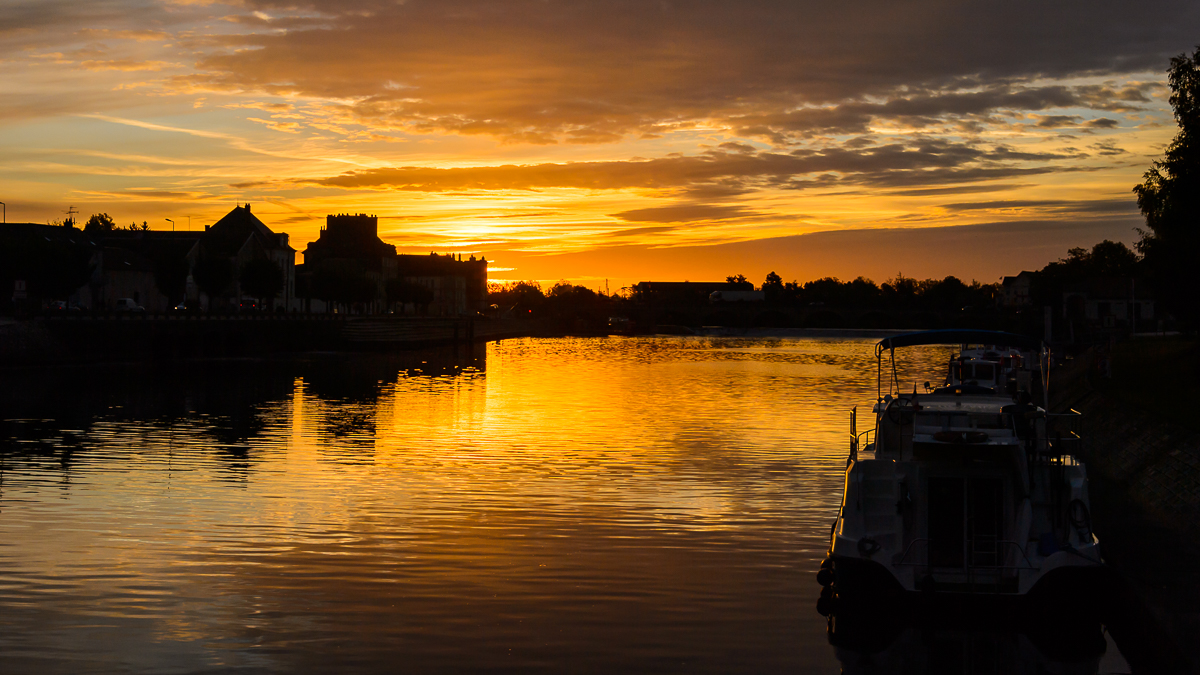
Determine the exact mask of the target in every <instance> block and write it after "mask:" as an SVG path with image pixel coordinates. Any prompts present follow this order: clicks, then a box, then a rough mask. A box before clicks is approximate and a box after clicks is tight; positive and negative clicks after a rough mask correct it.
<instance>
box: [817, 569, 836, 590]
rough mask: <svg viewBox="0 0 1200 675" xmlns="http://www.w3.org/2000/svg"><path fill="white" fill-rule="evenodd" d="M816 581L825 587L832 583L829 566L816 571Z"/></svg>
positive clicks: (831, 572) (831, 571)
mask: <svg viewBox="0 0 1200 675" xmlns="http://www.w3.org/2000/svg"><path fill="white" fill-rule="evenodd" d="M817 583H818V584H821V585H822V586H826V587H828V586H831V585H833V570H831V569H829V568H825V569H823V570H820V571H818V572H817Z"/></svg>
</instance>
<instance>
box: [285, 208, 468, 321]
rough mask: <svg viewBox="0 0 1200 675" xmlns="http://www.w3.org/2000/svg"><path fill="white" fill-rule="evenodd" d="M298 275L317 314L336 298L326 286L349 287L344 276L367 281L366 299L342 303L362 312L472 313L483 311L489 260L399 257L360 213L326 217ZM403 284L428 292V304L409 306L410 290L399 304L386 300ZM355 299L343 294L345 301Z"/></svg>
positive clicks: (375, 220) (374, 224) (372, 222)
mask: <svg viewBox="0 0 1200 675" xmlns="http://www.w3.org/2000/svg"><path fill="white" fill-rule="evenodd" d="M302 274H304V276H305V281H306V285H307V286H308V287H309V289H310V295H311V297H313V298H319V299H318V300H317V301H316V302H311V301H310V306H311V308H312V309H313V310H315V311H323V310H326V309H328V308H327V307H326V303H325V302H324V300H327V299H331V300H334V298H333V297H332V296H336V295H337V294H338V291H337V290H335V289H332V288H328V286H330V285H337V284H338V283H341V284H343V285H347V282H346V280H345V279H344V277H346V276H347V275H350V276H365V277H366V278H367V279H369V280H370V281H371V283H373V284H374V293H373V295H372V296H371V297H370V298H369V299H368V298H366V297H364V296H359V298H360V299H358V300H356V301H354V302H351V303H345V302H343V303H342V304H351V305H353V306H355V307H357V308H358V310H359V311H364V312H379V311H383V310H384V309H387V308H391V307H392V306H395V307H396V308H397V309H399V311H406V309H412V310H413V311H416V309H417V307H416V305H418V304H420V307H421V309H422V310H424V311H426V312H428V313H430V314H436V315H461V314H470V313H474V312H476V311H479V310H481V309H482V308H483V306H484V304H485V302H486V297H487V260H484V259H479V260H476V259H475V258H474V256H472V257H471V258H470V260H466V261H464V260H462V259H461V256H460V257H459V258H457V259H456V258H455V257H454V256H453V255H437V254H433V253H431V254H430V255H428V256H424V255H397V253H396V247H395V246H394V245H392V244H388V243H386V242H384V241H383V240H382V239H380V238H379V221H378V218H377V217H376V216H368V215H365V214H361V213H360V214H354V215H347V214H339V215H330V216H326V219H325V227H323V228H321V233H320V236H319V237H318V238H317V240H316V241H314V242H312V243H310V244H309V245H308V248H307V249H305V251H304V265H303V270H302ZM339 279H340V282H339V281H338V280H339ZM349 285H353V283H352V282H351V283H350V284H349ZM405 285H409V286H419V287H421V288H423V289H426V291H427V294H426V295H425V298H426V299H428V300H429V301H428V302H421V303H416V302H412V301H408V300H406V299H405V298H406V297H407V296H409V295H413V294H412V293H411V292H408V291H404V292H402V293H400V295H401V296H404V297H401V298H400V299H397V297H396V294H395V293H393V296H392V297H389V295H388V293H389V288H391V289H392V290H393V291H395V290H397V289H402V288H403V287H404V286H405ZM322 295H324V296H326V297H321V296H322ZM353 295H354V294H353V293H346V297H353ZM335 301H336V300H335Z"/></svg>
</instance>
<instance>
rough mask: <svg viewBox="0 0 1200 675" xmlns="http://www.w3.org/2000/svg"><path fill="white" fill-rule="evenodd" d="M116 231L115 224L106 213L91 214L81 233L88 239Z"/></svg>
mask: <svg viewBox="0 0 1200 675" xmlns="http://www.w3.org/2000/svg"><path fill="white" fill-rule="evenodd" d="M115 229H117V225H116V223H114V222H113V219H112V218H111V217H110V216H109V215H108V214H107V213H93V214H92V217H91V218H88V221H87V223H85V224H84V226H83V233H84V234H86V235H88V236H89V237H100V236H104V235H106V234H108V233H109V232H112V231H113V230H115Z"/></svg>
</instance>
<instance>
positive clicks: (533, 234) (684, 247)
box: [0, 0, 1200, 290]
mask: <svg viewBox="0 0 1200 675" xmlns="http://www.w3.org/2000/svg"><path fill="white" fill-rule="evenodd" d="M1197 43H1200V3H1196V2H1194V1H1192V0H1178V1H1174V0H1172V1H1166V2H1160V1H1151V2H1146V3H1139V4H1138V5H1137V6H1136V8H1134V7H1133V6H1132V5H1131V3H1128V2H1116V1H1113V0H1093V1H1089V2H1071V1H1068V2H1058V3H1044V2H1021V1H1010V2H1003V3H998V2H996V3H979V2H947V1H945V0H913V1H911V2H906V3H897V2H894V1H891V0H889V1H883V0H866V1H859V2H855V1H852V2H843V3H829V2H815V1H810V0H789V1H786V2H783V1H775V0H749V1H747V0H741V1H739V2H736V3H734V2H708V1H705V0H693V1H690V2H678V1H655V0H641V1H638V2H625V1H622V0H591V1H588V0H567V1H559V0H488V1H476V0H437V1H432V0H336V1H335V0H297V1H294V2H285V1H275V0H158V1H155V0H91V1H89V2H86V3H79V2H75V1H71V2H67V1H65V0H63V1H60V0H39V1H27V0H6V1H5V2H3V3H0V152H2V153H3V158H4V160H3V161H2V162H0V202H4V205H5V206H4V209H5V218H6V219H7V220H8V221H9V222H38V223H42V222H51V221H55V220H61V219H62V218H64V217H65V214H66V212H67V211H68V210H69V209H71V207H73V208H74V210H77V211H78V212H79V216H77V217H79V218H80V219H81V220H82V219H86V218H87V217H88V216H89V215H91V214H93V213H100V212H104V213H108V214H109V215H111V216H112V217H113V218H114V219H115V220H116V222H117V223H118V224H120V225H126V224H129V223H132V222H138V223H141V222H146V223H147V224H149V226H150V227H152V228H154V229H170V228H171V227H175V228H178V229H186V228H188V227H191V228H193V229H199V228H201V227H203V225H205V224H211V223H212V222H215V221H216V220H217V219H218V218H220V217H221V216H222V215H224V214H225V213H227V212H228V211H229V210H231V209H232V208H233V207H234V206H235V205H237V204H243V203H250V204H251V205H252V210H253V212H254V213H255V214H256V215H257V216H258V217H259V218H260V219H262V220H263V221H264V222H265V223H266V224H267V225H268V226H269V227H271V228H272V229H274V230H275V231H277V232H278V231H281V232H287V233H288V234H289V235H290V237H291V243H292V245H293V246H294V247H295V248H296V249H297V250H298V251H299V252H303V250H304V248H305V246H306V245H307V243H308V242H310V241H312V240H314V239H316V238H317V236H318V235H319V231H320V228H321V227H322V225H323V224H324V221H325V216H326V215H327V214H333V213H369V214H374V215H377V216H378V217H379V230H380V236H381V237H382V238H383V239H384V240H385V241H387V242H389V243H393V244H395V245H396V246H397V248H398V249H399V250H400V251H401V252H413V253H427V252H430V251H437V252H442V253H445V252H452V253H461V254H463V255H464V256H466V255H484V256H486V257H487V259H488V260H490V261H492V264H491V266H490V267H491V272H490V276H491V278H492V279H493V280H499V281H503V280H517V279H534V280H539V281H541V282H542V283H543V284H552V283H554V282H555V281H557V280H560V279H562V280H569V281H571V282H573V283H581V284H585V285H588V286H590V287H593V288H603V287H604V286H605V284H606V283H607V284H609V288H610V289H611V290H616V289H618V288H621V287H623V286H628V285H629V284H631V283H634V282H636V281H639V280H661V281H669V280H675V281H682V280H693V281H711V280H720V279H723V278H724V277H726V276H728V275H732V274H745V275H746V276H747V277H748V278H750V279H751V280H752V281H755V282H756V283H761V281H762V278H763V277H764V276H765V275H766V274H767V273H768V272H770V271H775V272H777V273H778V274H779V275H780V276H782V277H783V278H784V279H785V280H789V281H790V280H798V281H801V282H803V281H806V280H810V279H815V278H819V277H823V276H837V277H840V278H842V279H853V278H854V277H857V276H859V275H864V276H867V277H869V278H872V279H875V280H876V281H880V282H882V281H884V280H886V279H888V278H891V277H894V276H896V275H897V274H904V275H906V276H910V277H911V276H915V277H918V278H926V277H938V278H940V277H943V276H946V275H950V274H953V275H956V276H959V277H960V278H963V279H964V280H971V279H978V280H979V281H982V282H984V283H991V282H994V281H997V280H998V279H999V277H1000V276H1002V275H1006V274H1016V273H1017V272H1019V271H1021V270H1022V269H1037V268H1040V267H1041V266H1043V265H1045V264H1046V263H1047V262H1050V261H1052V260H1055V259H1057V258H1061V257H1064V256H1065V255H1066V250H1067V249H1068V248H1070V247H1072V246H1091V245H1092V244H1094V243H1096V242H1098V241H1100V240H1102V239H1115V240H1121V241H1125V242H1127V243H1133V242H1134V241H1136V240H1137V238H1138V235H1137V233H1136V231H1135V228H1136V227H1138V226H1139V225H1141V224H1142V219H1141V216H1140V214H1139V212H1138V210H1137V205H1136V202H1135V201H1134V198H1133V194H1132V192H1131V189H1132V187H1133V186H1134V185H1135V184H1137V183H1138V182H1139V181H1140V180H1141V176H1142V174H1143V173H1144V172H1145V170H1146V169H1147V168H1148V167H1149V166H1150V164H1151V162H1152V161H1153V160H1154V159H1156V158H1158V157H1160V156H1161V154H1162V150H1163V148H1164V147H1165V146H1166V144H1167V143H1169V142H1170V140H1171V138H1172V137H1173V136H1174V134H1175V131H1176V126H1175V123H1174V120H1173V119H1172V116H1171V110H1170V106H1169V104H1168V102H1167V98H1168V96H1169V91H1168V90H1167V88H1166V86H1165V79H1166V78H1165V70H1166V68H1167V66H1168V64H1169V61H1170V58H1171V57H1172V56H1175V55H1178V54H1180V53H1184V52H1188V53H1190V52H1191V51H1192V50H1193V49H1194V48H1195V47H1196V44H1197ZM167 219H171V220H172V221H174V223H173V224H172V223H171V222H169V221H168V220H167ZM301 260H302V256H298V262H299V261H301Z"/></svg>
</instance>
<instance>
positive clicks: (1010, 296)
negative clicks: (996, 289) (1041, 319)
mask: <svg viewBox="0 0 1200 675" xmlns="http://www.w3.org/2000/svg"><path fill="white" fill-rule="evenodd" d="M1034 275H1035V273H1034V272H1029V271H1023V272H1021V273H1020V274H1018V275H1017V276H1015V277H1004V280H1003V281H1002V282H1001V283H1000V292H1001V294H1002V295H1001V301H1002V302H1003V303H1004V306H1005V307H1027V306H1029V304H1030V303H1031V302H1032V299H1031V298H1030V295H1029V292H1030V288H1031V287H1032V285H1033V278H1034Z"/></svg>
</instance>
